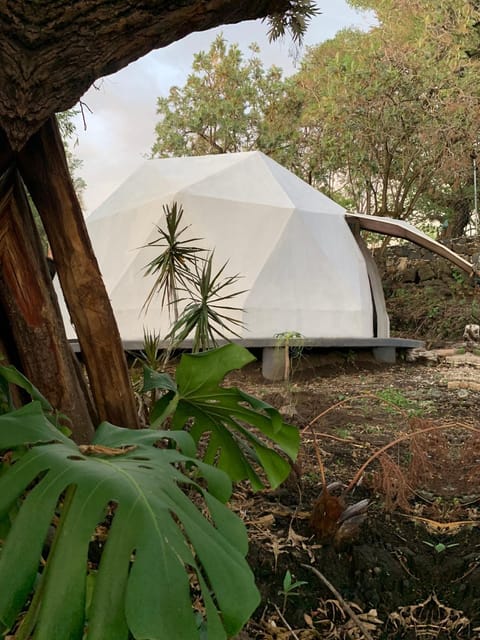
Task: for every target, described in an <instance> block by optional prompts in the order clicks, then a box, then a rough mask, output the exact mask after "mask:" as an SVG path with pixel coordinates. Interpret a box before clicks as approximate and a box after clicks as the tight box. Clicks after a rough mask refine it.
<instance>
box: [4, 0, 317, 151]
mask: <svg viewBox="0 0 480 640" xmlns="http://www.w3.org/2000/svg"><path fill="white" fill-rule="evenodd" d="M315 13H317V9H316V8H315V3H314V2H313V1H312V0H248V1H244V2H231V1H230V0H219V1H218V2H214V3H208V5H206V4H205V2H204V0H188V1H185V0H176V1H171V2H168V3H165V2H160V1H159V0H143V2H141V3H132V2H131V1H130V0H117V1H116V2H115V3H113V4H112V3H111V2H109V1H108V0H73V1H72V2H68V3H65V2H58V0H45V1H43V2H41V3H40V4H39V3H37V2H23V0H13V2H9V3H4V6H3V7H2V11H1V12H0V36H1V43H2V44H1V46H0V84H1V86H2V87H3V88H4V90H3V91H2V93H1V95H0V127H1V128H2V129H3V130H4V131H5V133H6V136H7V139H8V140H9V143H10V146H11V147H12V148H14V149H21V148H22V146H23V145H24V144H25V142H26V141H27V140H28V139H29V138H30V137H31V136H32V134H33V133H35V131H37V130H38V128H39V127H40V126H41V124H42V123H43V122H45V121H46V120H47V119H48V118H49V117H50V116H51V115H53V113H55V112H58V111H65V110H67V109H70V108H71V107H73V106H74V105H75V104H76V103H77V102H78V100H79V99H80V98H81V96H82V95H83V93H84V92H85V91H86V90H87V89H88V88H89V87H90V85H91V84H92V83H93V82H94V81H95V80H96V79H97V78H99V77H101V76H105V75H109V74H111V73H114V72H115V71H118V70H119V69H121V68H123V67H125V66H126V65H127V64H129V63H130V62H132V61H133V60H136V59H137V58H140V57H141V56H143V55H145V54H146V53H148V52H149V51H151V50H152V49H155V48H159V47H163V46H166V45H168V44H170V43H171V42H174V41H176V40H180V39H181V38H183V37H184V36H186V35H188V34H189V33H192V32H193V31H202V30H205V29H208V28H210V27H215V26H218V25H219V24H228V23H235V22H240V21H241V20H252V19H256V18H265V17H269V18H270V29H271V35H272V37H275V36H278V35H280V34H282V33H283V32H285V31H286V30H290V31H291V33H293V35H294V37H297V38H300V37H301V36H302V34H303V32H304V30H305V28H306V24H307V22H308V19H309V18H310V17H311V16H312V15H314V14H315Z"/></svg>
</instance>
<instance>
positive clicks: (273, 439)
mask: <svg viewBox="0 0 480 640" xmlns="http://www.w3.org/2000/svg"><path fill="white" fill-rule="evenodd" d="M254 359H255V358H254V357H253V356H252V355H251V354H250V353H249V352H248V351H247V350H246V349H244V348H243V347H240V346H239V345H236V344H227V345H225V346H223V347H220V348H218V349H213V350H211V351H207V352H203V353H198V354H184V355H183V356H182V359H181V361H180V364H179V365H178V367H177V372H176V386H177V392H176V393H175V394H174V393H173V391H171V392H170V393H169V394H167V396H166V397H163V398H161V399H160V401H159V402H158V403H157V404H156V406H155V407H154V410H153V412H152V418H153V420H155V423H154V424H155V425H156V424H157V423H158V422H160V421H161V420H163V419H164V418H165V417H166V416H167V415H171V413H173V411H174V413H173V426H174V428H175V429H183V428H186V427H187V426H188V428H189V430H190V433H191V434H192V436H193V438H194V439H195V441H196V442H199V441H200V439H201V438H202V437H203V436H204V435H205V434H208V446H207V448H206V452H205V457H204V460H205V462H208V463H210V464H216V465H217V466H218V467H219V468H220V469H223V470H224V471H226V472H227V473H228V474H229V475H230V477H231V478H232V480H234V481H239V480H243V479H248V480H249V481H250V482H251V483H252V486H253V487H254V488H255V489H261V488H262V487H263V482H262V480H261V478H260V477H259V475H258V473H257V471H256V470H255V467H257V468H258V467H261V468H262V469H263V471H264V472H265V474H266V476H267V479H268V482H269V483H270V485H271V486H273V487H276V486H278V485H279V484H280V483H281V482H282V481H283V480H285V478H286V477H287V476H288V474H289V472H290V465H289V463H288V462H287V460H286V459H285V458H284V457H282V456H281V455H280V454H279V453H278V452H277V451H276V450H275V449H274V448H273V445H276V446H278V447H279V448H280V449H281V450H282V451H283V452H284V453H285V454H286V455H287V456H288V457H289V458H290V459H292V460H295V458H296V455H297V452H298V447H299V440H300V438H299V433H298V429H296V428H295V427H293V426H292V425H288V424H286V423H284V422H283V420H282V418H281V416H280V414H279V413H278V411H276V410H275V409H274V408H273V407H271V406H270V405H268V404H267V403H265V402H263V401H261V400H258V399H256V398H254V397H253V396H250V395H248V394H246V393H244V392H242V391H240V390H239V389H236V388H234V387H230V388H224V387H221V386H220V382H221V381H222V380H223V378H224V377H225V376H226V375H227V374H228V373H230V372H231V371H233V370H235V369H239V368H241V367H243V366H245V365H246V364H248V363H250V362H252V361H253V360H254ZM257 434H258V435H257ZM259 434H262V435H263V436H264V437H266V438H267V441H265V439H264V437H260V435H259Z"/></svg>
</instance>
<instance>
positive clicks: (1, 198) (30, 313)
mask: <svg viewBox="0 0 480 640" xmlns="http://www.w3.org/2000/svg"><path fill="white" fill-rule="evenodd" d="M0 307H1V311H0V315H1V317H2V325H3V331H2V334H3V336H2V337H3V342H4V348H5V349H6V350H8V351H9V354H8V355H9V356H10V359H12V360H14V361H18V364H19V365H20V367H21V369H22V370H23V373H24V374H25V375H26V376H27V377H28V378H29V379H30V380H31V381H32V382H33V383H34V384H35V386H37V387H38V388H39V390H40V391H41V392H42V393H43V394H44V395H45V396H46V397H47V398H48V400H49V401H50V403H51V404H52V405H53V406H54V407H55V408H56V409H58V410H59V411H60V412H62V413H63V414H65V415H66V416H67V417H69V418H70V419H71V424H70V425H69V426H70V428H71V429H72V433H73V436H74V438H75V439H76V440H77V441H78V442H88V441H89V440H90V439H91V437H92V435H93V433H94V429H93V423H92V420H91V417H90V415H89V411H88V406H87V403H86V400H85V397H84V394H83V392H82V385H81V381H80V379H79V377H78V374H77V371H76V369H75V365H74V360H73V354H72V352H71V349H70V347H69V345H68V343H67V340H66V336H65V329H64V326H63V322H62V319H61V316H60V311H59V308H58V304H57V301H56V297H55V294H54V292H53V289H52V286H51V282H50V276H49V273H48V270H47V265H46V261H45V258H44V257H43V255H42V247H41V243H40V238H39V236H38V231H37V229H36V227H35V222H34V220H33V216H32V213H31V210H30V207H29V204H28V200H27V197H26V194H25V189H24V187H23V183H22V182H21V179H20V177H19V174H18V172H17V170H16V168H15V167H14V165H12V166H11V167H10V168H9V169H8V170H7V171H5V172H4V173H3V176H2V178H1V180H0ZM12 341H13V342H14V345H11V344H10V343H11V342H12ZM0 342H2V341H1V340H0ZM12 354H13V357H12Z"/></svg>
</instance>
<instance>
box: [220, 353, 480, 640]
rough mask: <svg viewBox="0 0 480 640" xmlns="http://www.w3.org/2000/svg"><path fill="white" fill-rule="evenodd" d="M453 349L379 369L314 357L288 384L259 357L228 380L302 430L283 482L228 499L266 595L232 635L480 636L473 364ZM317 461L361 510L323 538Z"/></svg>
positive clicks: (354, 356)
mask: <svg viewBox="0 0 480 640" xmlns="http://www.w3.org/2000/svg"><path fill="white" fill-rule="evenodd" d="M449 353H450V359H448V358H447V356H446V355H443V356H442V355H440V356H439V358H438V361H437V362H436V363H434V364H432V363H430V364H428V365H426V364H420V363H418V362H416V363H411V362H405V361H400V362H398V363H397V364H395V365H385V364H379V363H377V362H375V361H374V360H373V358H372V356H371V355H370V354H369V353H367V352H351V351H347V352H335V353H332V352H330V353H326V352H318V351H315V350H312V351H311V352H307V353H304V357H303V359H302V360H301V361H300V362H299V363H297V368H296V369H295V370H294V373H293V377H292V379H291V380H290V381H288V382H284V383H272V382H268V381H266V380H265V379H263V377H262V375H261V366H260V364H259V363H255V364H253V365H250V366H249V367H247V368H245V369H244V370H242V371H240V372H237V373H235V374H231V376H230V377H229V378H228V379H227V381H226V382H227V384H234V385H236V386H239V387H240V388H242V389H244V390H245V391H247V392H249V393H252V394H254V395H256V396H258V397H260V398H262V399H263V400H265V401H267V402H269V403H271V404H272V405H274V406H275V407H277V408H279V409H280V410H281V411H282V413H283V414H284V416H285V418H286V420H287V421H289V422H290V423H293V424H296V425H297V426H298V427H299V429H300V430H301V432H302V447H301V453H300V456H299V460H298V463H297V465H296V467H295V470H294V472H293V473H292V475H291V477H290V478H289V480H288V481H287V482H286V483H285V484H284V485H283V486H282V487H280V488H279V489H277V490H276V491H263V492H260V493H257V494H253V493H252V492H250V491H249V489H248V488H246V487H239V489H238V490H237V492H236V494H235V498H234V501H233V506H234V508H235V509H237V510H238V511H239V513H240V514H241V516H242V518H243V519H244V521H245V522H246V524H247V527H248V529H249V535H250V541H251V543H250V553H249V560H250V563H251V566H252V568H253V570H254V572H255V575H256V579H257V584H258V587H259V589H260V591H261V594H262V604H261V606H260V607H259V608H258V610H257V611H256V613H255V616H254V618H253V619H252V620H251V622H250V623H249V625H248V626H247V628H246V629H245V630H244V631H243V632H242V634H241V635H240V636H239V638H242V639H246V638H255V639H256V638H258V639H260V638H262V639H278V640H279V639H282V638H285V639H287V638H294V639H295V638H297V639H298V638H300V639H302V640H306V639H308V638H332V639H333V638H425V639H426V638H480V515H479V506H480V489H479V486H480V485H479V476H480V432H479V431H477V430H476V429H477V427H478V426H479V425H478V417H479V412H480V405H479V399H480V391H479V390H480V368H479V367H478V365H479V364H480V358H478V359H477V358H472V357H470V356H469V358H467V359H464V360H461V359H460V360H459V359H458V358H457V359H455V358H453V360H452V357H451V356H452V351H449ZM453 354H455V349H454V350H453ZM455 381H456V382H459V381H463V383H462V384H452V382H455ZM465 381H467V383H465ZM414 433H416V435H412V434H414ZM395 440H399V442H398V443H397V444H395V445H394V446H392V447H390V448H388V445H389V444H390V443H392V442H394V441H395ZM381 448H385V452H384V454H383V455H382V456H380V457H377V458H376V459H375V461H374V462H373V463H372V464H370V465H368V466H367V467H366V468H365V470H364V471H363V472H362V473H360V474H359V476H358V482H355V486H351V483H352V479H354V478H355V476H356V474H357V472H358V471H359V470H360V469H361V467H362V465H363V464H364V463H365V462H366V461H367V460H368V459H369V457H371V456H372V455H373V454H374V453H375V452H376V451H378V450H379V449H381ZM319 456H320V458H321V460H322V464H323V465H324V468H325V474H326V482H327V483H333V482H336V483H337V485H336V487H334V488H332V489H331V492H332V494H334V495H335V497H336V499H337V503H335V504H341V508H342V509H345V508H347V507H348V506H350V507H352V506H353V505H356V504H358V503H361V501H364V500H368V502H369V505H368V508H367V509H366V517H365V514H364V511H365V510H363V511H362V510H361V511H360V513H359V514H357V513H356V511H355V509H356V507H353V517H350V518H346V519H345V520H344V521H343V522H340V523H339V522H337V520H336V519H335V522H333V529H332V530H331V531H330V533H329V534H328V535H327V536H323V537H322V535H319V533H318V530H317V531H315V530H314V529H313V528H312V522H311V518H312V510H313V509H314V508H315V507H314V505H315V503H316V501H317V500H318V498H319V497H320V495H321V493H322V478H321V472H320V468H319V466H320V463H319ZM349 485H350V488H349V489H348V490H346V487H348V486H349ZM322 504H323V503H322ZM363 504H364V503H363ZM361 506H362V505H361V504H360V507H361ZM322 508H323V507H322ZM322 513H327V511H324V512H323V511H322ZM327 517H328V515H327ZM295 582H298V584H297V585H295V584H294V583H295ZM292 585H294V586H292Z"/></svg>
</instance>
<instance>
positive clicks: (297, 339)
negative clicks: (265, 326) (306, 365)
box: [273, 331, 305, 381]
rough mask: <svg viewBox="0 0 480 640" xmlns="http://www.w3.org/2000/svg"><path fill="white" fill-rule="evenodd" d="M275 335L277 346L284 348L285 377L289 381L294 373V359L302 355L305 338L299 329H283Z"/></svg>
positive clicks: (277, 347)
mask: <svg viewBox="0 0 480 640" xmlns="http://www.w3.org/2000/svg"><path fill="white" fill-rule="evenodd" d="M273 337H274V338H275V340H276V344H275V348H276V349H283V354H284V361H283V379H284V380H287V381H288V380H290V377H291V375H292V370H293V366H292V362H293V360H295V359H299V358H301V356H302V353H303V346H304V345H303V343H304V340H305V338H304V337H303V335H302V334H301V333H299V332H298V331H282V332H281V333H276V334H275V335H274V336H273Z"/></svg>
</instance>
